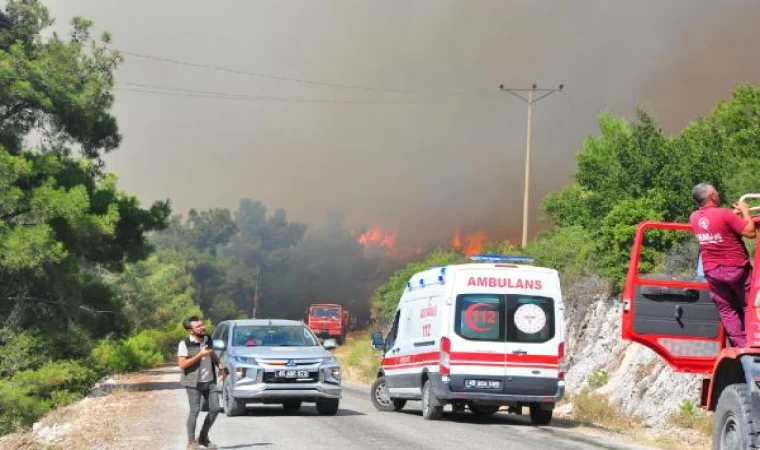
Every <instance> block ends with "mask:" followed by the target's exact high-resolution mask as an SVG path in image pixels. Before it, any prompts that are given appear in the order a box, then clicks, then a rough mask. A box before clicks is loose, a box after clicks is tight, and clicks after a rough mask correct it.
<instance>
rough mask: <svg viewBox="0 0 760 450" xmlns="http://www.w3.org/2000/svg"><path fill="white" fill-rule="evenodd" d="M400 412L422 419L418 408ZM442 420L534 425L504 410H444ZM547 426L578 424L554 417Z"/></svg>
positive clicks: (569, 426)
mask: <svg viewBox="0 0 760 450" xmlns="http://www.w3.org/2000/svg"><path fill="white" fill-rule="evenodd" d="M399 412H400V413H402V414H407V415H410V416H417V417H420V419H421V420H424V419H422V411H420V410H414V409H409V410H406V409H404V410H401V411H399ZM442 420H444V421H446V420H448V421H451V422H456V423H469V424H473V425H517V426H527V427H533V426H536V425H533V424H532V423H531V421H530V416H528V415H521V416H518V415H516V414H508V413H507V412H506V411H502V412H499V413H496V414H494V415H492V416H476V415H475V414H472V413H470V412H463V413H455V412H450V411H446V412H444V414H443V419H442ZM548 426H549V427H554V428H563V429H572V428H577V427H578V426H579V424H578V423H577V422H573V421H570V420H565V419H554V420H552V422H551V424H549V425H548Z"/></svg>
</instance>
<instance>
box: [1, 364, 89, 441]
mask: <svg viewBox="0 0 760 450" xmlns="http://www.w3.org/2000/svg"><path fill="white" fill-rule="evenodd" d="M98 376H99V373H98V372H97V371H96V370H93V369H92V368H90V367H88V366H87V365H86V364H85V363H81V362H77V361H67V360H63V361H56V362H49V363H46V364H44V365H42V366H41V367H40V368H38V369H28V370H23V371H20V372H18V373H16V374H15V375H14V376H13V377H11V378H8V379H0V434H4V433H6V432H9V431H12V430H13V429H15V428H18V427H22V426H29V425H31V424H32V423H34V422H35V421H36V420H37V419H39V418H40V417H42V415H44V414H45V413H47V412H48V411H50V410H51V409H53V408H56V407H60V406H65V405H67V404H69V403H72V402H73V401H75V400H77V399H79V398H81V396H82V395H84V394H85V393H86V392H87V390H88V389H89V387H90V386H91V385H92V384H93V383H94V382H95V381H96V380H97V378H98Z"/></svg>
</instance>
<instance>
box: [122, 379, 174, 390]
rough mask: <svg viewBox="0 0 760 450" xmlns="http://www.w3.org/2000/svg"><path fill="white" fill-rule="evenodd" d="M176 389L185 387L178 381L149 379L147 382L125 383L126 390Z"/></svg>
mask: <svg viewBox="0 0 760 450" xmlns="http://www.w3.org/2000/svg"><path fill="white" fill-rule="evenodd" d="M175 389H184V388H183V387H182V385H181V384H179V382H178V381H148V382H146V383H132V384H127V385H124V390H125V391H130V392H145V391H172V390H175Z"/></svg>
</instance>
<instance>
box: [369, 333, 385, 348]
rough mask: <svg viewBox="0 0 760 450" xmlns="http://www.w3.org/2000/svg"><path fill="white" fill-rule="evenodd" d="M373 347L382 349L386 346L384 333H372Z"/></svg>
mask: <svg viewBox="0 0 760 450" xmlns="http://www.w3.org/2000/svg"><path fill="white" fill-rule="evenodd" d="M372 348H373V349H375V350H382V349H383V348H385V341H384V340H383V334H382V333H381V332H379V331H375V332H374V333H372Z"/></svg>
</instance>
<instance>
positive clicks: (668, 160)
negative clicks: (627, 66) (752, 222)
mask: <svg viewBox="0 0 760 450" xmlns="http://www.w3.org/2000/svg"><path fill="white" fill-rule="evenodd" d="M599 129H600V135H599V136H598V137H589V138H588V139H586V141H585V142H584V146H583V150H582V151H581V152H580V153H579V154H578V171H577V172H576V174H575V181H574V183H572V184H571V185H569V186H567V187H565V188H563V189H561V190H559V191H557V192H554V193H551V194H549V195H548V196H547V197H546V198H545V199H544V201H543V203H542V208H543V210H544V211H545V212H546V214H547V215H548V216H549V218H550V219H551V221H552V223H554V224H555V225H556V226H558V227H560V229H562V228H567V227H580V228H581V229H583V230H586V232H587V233H588V235H589V236H590V240H591V241H593V242H594V249H593V252H592V258H593V259H594V260H595V262H596V266H597V269H598V270H599V271H600V272H601V274H602V275H604V276H607V277H609V278H612V279H614V280H616V281H618V282H620V280H622V279H623V278H624V277H625V272H626V264H627V260H628V258H629V255H630V249H631V244H632V242H633V235H634V231H635V227H636V224H637V223H638V222H640V221H642V220H660V221H674V222H685V221H687V220H688V217H689V214H690V213H691V211H693V210H694V209H695V205H694V202H693V200H692V199H691V189H692V187H693V186H694V185H696V184H697V183H700V182H704V181H707V182H712V183H713V184H714V185H715V186H716V187H717V188H718V189H719V190H720V191H721V192H722V198H723V200H724V201H726V202H729V203H730V202H733V201H736V200H737V199H738V198H739V196H740V195H741V194H743V193H746V192H748V191H750V192H751V191H757V190H758V185H757V177H756V174H757V171H758V169H760V162H758V161H759V160H758V159H757V156H756V155H758V154H760V153H759V152H760V89H759V88H756V87H753V86H746V85H741V86H738V87H737V88H736V89H735V90H734V93H733V96H732V98H731V99H730V100H729V101H726V102H722V103H720V104H719V105H718V106H717V108H716V109H715V110H714V111H713V112H712V113H711V114H710V115H708V116H706V117H704V118H700V119H697V120H695V121H693V122H692V123H691V124H689V126H688V127H686V129H684V130H683V131H682V132H681V133H679V134H677V135H674V136H671V137H667V136H665V135H664V133H663V131H662V130H661V129H660V128H659V127H658V126H657V124H656V123H655V121H654V119H653V118H652V117H651V116H649V115H648V114H646V113H645V112H643V111H639V112H638V117H637V120H636V121H634V122H630V123H629V122H627V121H625V120H624V119H622V118H620V117H616V116H613V115H611V114H603V115H602V116H601V117H600V119H599ZM648 239H649V242H648V244H649V245H651V246H652V247H653V249H654V250H656V251H663V250H665V249H666V248H667V247H668V246H670V245H673V244H674V243H681V242H683V238H680V239H676V240H673V239H668V238H665V237H664V235H653V236H649V237H648ZM642 261H643V264H644V266H645V267H644V268H645V269H646V268H647V267H646V266H649V267H651V266H653V265H655V264H657V261H656V258H655V255H654V254H653V253H649V254H645V255H643V258H642Z"/></svg>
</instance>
